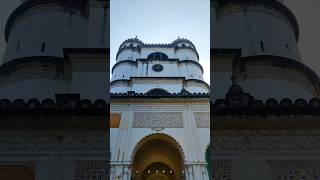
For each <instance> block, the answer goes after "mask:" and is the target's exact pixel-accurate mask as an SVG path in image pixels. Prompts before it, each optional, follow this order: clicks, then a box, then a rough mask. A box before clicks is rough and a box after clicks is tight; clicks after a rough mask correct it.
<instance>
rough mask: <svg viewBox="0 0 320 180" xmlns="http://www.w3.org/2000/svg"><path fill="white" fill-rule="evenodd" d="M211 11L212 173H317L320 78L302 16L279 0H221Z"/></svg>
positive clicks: (280, 175) (247, 176) (310, 175)
mask: <svg viewBox="0 0 320 180" xmlns="http://www.w3.org/2000/svg"><path fill="white" fill-rule="evenodd" d="M211 13H212V14H211V21H212V22H211V35H212V36H211V37H212V39H211V57H210V58H211V73H210V75H211V83H210V84H211V86H213V91H212V93H211V102H212V109H211V111H210V115H211V126H210V128H211V131H210V133H211V135H210V137H211V139H210V140H211V143H210V150H211V151H210V152H211V153H210V158H211V163H212V164H211V167H213V168H212V169H211V170H212V171H211V173H212V178H213V179H221V178H222V179H235V180H237V179H239V180H240V179H248V180H251V179H252V180H254V179H261V180H269V179H287V178H291V179H294V178H297V179H300V178H301V179H303V178H311V179H317V178H318V177H319V172H320V171H319V168H318V167H319V161H318V160H316V159H315V158H313V160H314V161H310V160H309V152H311V151H313V150H315V151H316V153H315V154H314V155H313V156H314V157H316V156H319V151H318V150H319V147H320V146H319V144H317V143H315V142H314V141H313V140H311V139H312V138H314V137H317V138H318V137H319V133H315V131H317V130H318V129H319V123H318V122H319V114H317V113H316V112H317V111H319V108H318V107H319V106H318V105H317V103H316V102H319V99H318V98H319V84H320V79H319V76H318V75H317V74H316V73H315V72H313V71H312V70H311V69H310V68H309V67H307V66H306V65H304V64H303V63H302V59H301V57H300V52H299V49H298V40H299V26H298V23H297V20H296V18H295V16H294V15H293V13H292V12H291V11H290V9H288V8H287V7H286V6H285V4H283V1H278V0H214V1H211ZM308 109H309V110H308ZM311 109H312V110H311ZM306 119H308V120H306ZM302 134H303V135H302ZM305 165H307V166H308V167H306V166H305ZM310 172H311V173H310Z"/></svg>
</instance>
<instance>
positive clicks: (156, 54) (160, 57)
mask: <svg viewBox="0 0 320 180" xmlns="http://www.w3.org/2000/svg"><path fill="white" fill-rule="evenodd" d="M148 59H150V60H167V59H169V58H168V56H167V55H166V54H164V53H161V52H154V53H151V54H149V56H148Z"/></svg>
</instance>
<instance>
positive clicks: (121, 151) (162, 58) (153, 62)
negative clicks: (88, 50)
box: [110, 38, 210, 180]
mask: <svg viewBox="0 0 320 180" xmlns="http://www.w3.org/2000/svg"><path fill="white" fill-rule="evenodd" d="M202 73H203V69H202V67H201V65H200V63H199V55H198V53H197V50H196V48H195V46H194V45H193V43H192V42H191V41H189V40H187V39H180V38H178V39H177V40H175V41H174V42H172V43H170V44H145V43H143V42H141V41H140V40H139V39H137V38H134V39H128V40H126V41H124V42H123V43H122V45H121V46H120V48H119V51H118V54H117V62H116V64H115V65H114V66H113V68H112V81H111V86H110V91H111V104H110V111H111V129H110V137H111V141H110V146H111V147H110V148H111V169H110V173H111V179H131V178H132V179H199V180H200V179H208V178H209V176H208V171H207V162H206V151H207V148H208V145H209V141H210V136H209V135H210V128H209V127H210V123H209V120H210V118H209V111H210V105H209V94H208V92H209V86H208V85H207V84H206V83H205V82H204V81H203V76H202Z"/></svg>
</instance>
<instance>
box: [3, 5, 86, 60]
mask: <svg viewBox="0 0 320 180" xmlns="http://www.w3.org/2000/svg"><path fill="white" fill-rule="evenodd" d="M87 16H88V9H87V1H86V0H79V1H73V0H66V1H63V0H49V1H43V0H28V1H24V2H23V3H22V4H21V5H20V6H19V7H18V8H16V9H15V10H14V12H13V13H12V14H11V16H10V17H9V19H8V21H7V24H6V29H5V38H6V41H7V48H6V51H5V55H4V58H3V61H2V63H6V62H9V61H12V60H15V59H18V58H24V57H30V56H51V57H61V58H62V57H63V48H70V47H73V48H74V47H84V42H85V39H84V37H85V33H86V24H87Z"/></svg>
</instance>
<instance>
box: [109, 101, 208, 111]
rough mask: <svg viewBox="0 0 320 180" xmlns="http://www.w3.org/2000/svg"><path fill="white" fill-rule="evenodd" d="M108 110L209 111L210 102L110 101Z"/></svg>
mask: <svg viewBox="0 0 320 180" xmlns="http://www.w3.org/2000/svg"><path fill="white" fill-rule="evenodd" d="M110 110H111V111H112V112H113V111H116V112H123V111H150V112H163V111H165V112H176V111H206V112H209V111H210V104H209V102H207V103H193V104H190V103H183V104H182V103H157V104H155V103H150V104H149V103H148V104H146V103H143V104H131V103H130V104H125V103H112V102H111V104H110Z"/></svg>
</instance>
